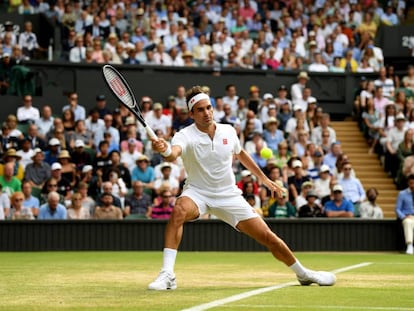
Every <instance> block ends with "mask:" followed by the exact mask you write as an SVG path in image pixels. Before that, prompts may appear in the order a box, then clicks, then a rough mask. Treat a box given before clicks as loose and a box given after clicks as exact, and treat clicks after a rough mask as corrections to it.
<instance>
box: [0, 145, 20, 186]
mask: <svg viewBox="0 0 414 311" xmlns="http://www.w3.org/2000/svg"><path fill="white" fill-rule="evenodd" d="M20 160H21V157H20V156H19V155H18V153H17V152H16V150H15V149H13V148H10V149H8V150H7V151H6V153H5V154H4V156H3V161H2V162H3V163H0V175H3V174H4V173H3V170H4V165H5V164H6V163H12V164H13V176H15V177H16V178H17V179H18V180H20V181H22V180H23V177H24V167H23V165H21V163H20Z"/></svg>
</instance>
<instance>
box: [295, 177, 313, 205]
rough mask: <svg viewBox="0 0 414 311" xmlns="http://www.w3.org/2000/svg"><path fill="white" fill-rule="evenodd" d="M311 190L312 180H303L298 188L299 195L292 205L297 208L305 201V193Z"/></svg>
mask: <svg viewBox="0 0 414 311" xmlns="http://www.w3.org/2000/svg"><path fill="white" fill-rule="evenodd" d="M311 190H312V191H313V182H312V181H305V182H304V183H303V184H302V186H301V189H300V193H299V195H298V196H297V197H296V200H295V202H294V205H295V207H296V208H297V209H299V208H300V207H301V206H302V205H305V204H306V203H307V198H306V196H307V194H308V192H309V191H311Z"/></svg>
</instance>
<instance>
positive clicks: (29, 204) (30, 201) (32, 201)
mask: <svg viewBox="0 0 414 311" xmlns="http://www.w3.org/2000/svg"><path fill="white" fill-rule="evenodd" d="M32 190H33V187H32V185H31V184H30V182H28V181H24V182H23V183H22V192H23V195H24V201H23V206H24V207H25V208H30V209H31V211H32V214H33V216H35V217H37V215H38V214H39V207H40V201H39V198H38V197H35V196H33V195H32Z"/></svg>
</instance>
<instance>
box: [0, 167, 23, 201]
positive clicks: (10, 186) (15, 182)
mask: <svg viewBox="0 0 414 311" xmlns="http://www.w3.org/2000/svg"><path fill="white" fill-rule="evenodd" d="M0 184H1V185H2V191H3V192H4V193H7V194H8V195H9V196H10V195H12V194H13V193H14V192H17V191H21V190H22V186H21V182H20V180H19V179H18V178H16V177H15V176H14V164H13V163H12V162H8V163H6V164H5V165H4V172H3V175H0Z"/></svg>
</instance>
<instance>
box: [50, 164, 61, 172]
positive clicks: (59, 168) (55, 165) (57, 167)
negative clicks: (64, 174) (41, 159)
mask: <svg viewBox="0 0 414 311" xmlns="http://www.w3.org/2000/svg"><path fill="white" fill-rule="evenodd" d="M51 169H52V171H54V170H61V169H62V165H60V163H59V162H55V163H53V164H52V168H51Z"/></svg>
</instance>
